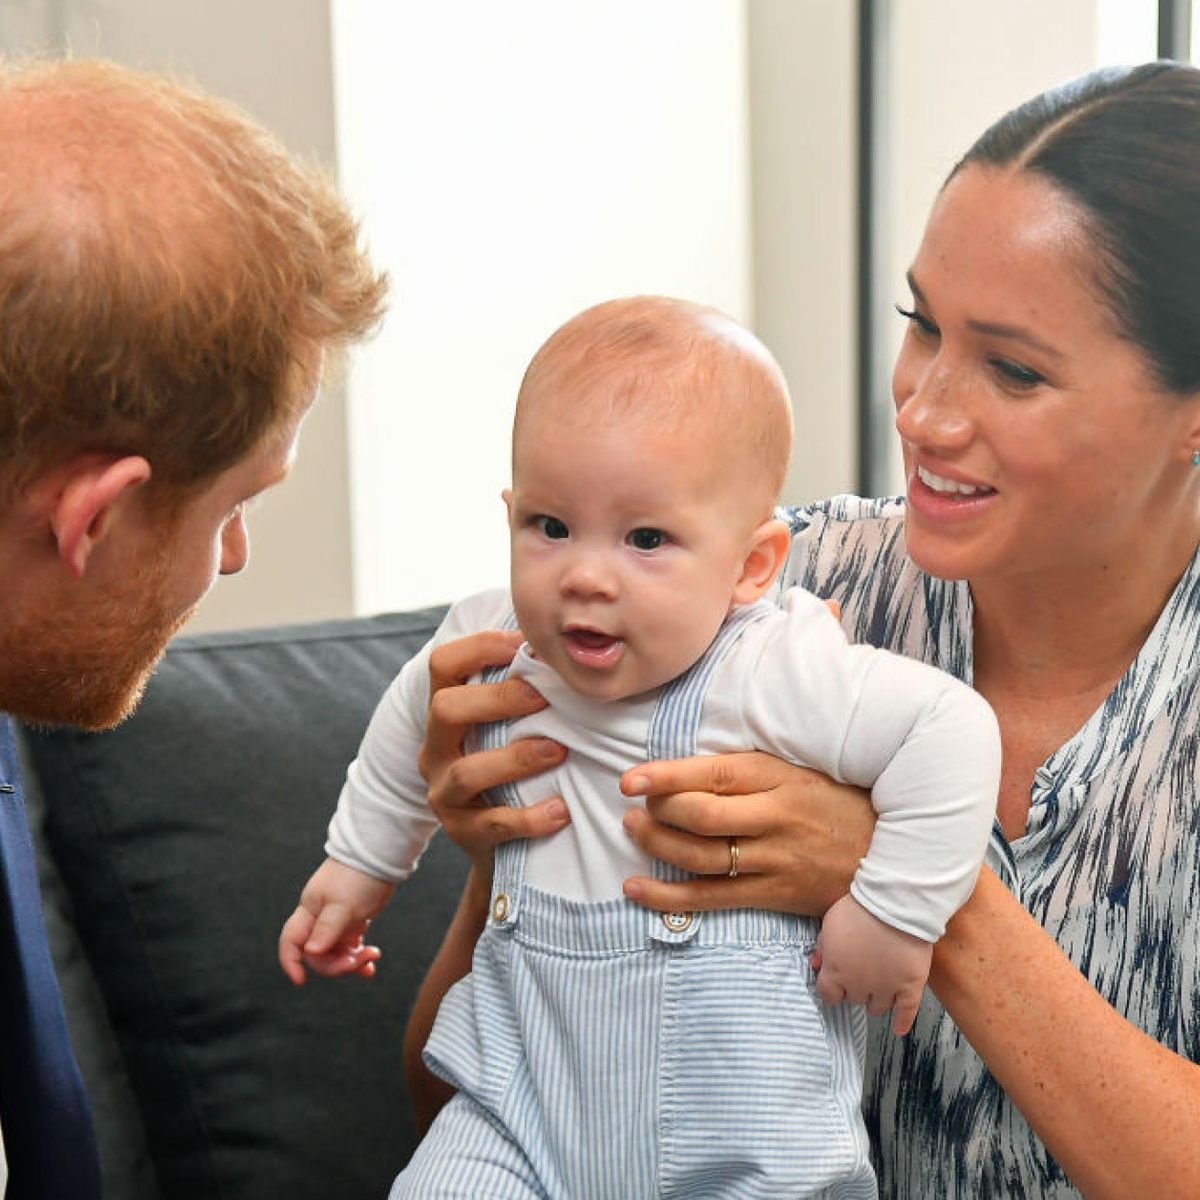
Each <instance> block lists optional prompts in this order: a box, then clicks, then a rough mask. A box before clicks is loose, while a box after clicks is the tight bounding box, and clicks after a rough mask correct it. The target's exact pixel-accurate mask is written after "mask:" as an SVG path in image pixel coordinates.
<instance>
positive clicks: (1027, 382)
mask: <svg viewBox="0 0 1200 1200" xmlns="http://www.w3.org/2000/svg"><path fill="white" fill-rule="evenodd" d="M992 366H993V367H995V369H996V370H997V371H999V372H1000V374H1001V375H1003V376H1004V378H1005V379H1007V380H1008V381H1009V382H1010V383H1015V384H1017V385H1018V386H1020V387H1036V386H1037V385H1038V384H1039V383H1045V382H1046V377H1045V376H1044V375H1043V374H1041V372H1039V371H1035V370H1034V369H1033V368H1032V367H1026V366H1022V365H1021V363H1019V362H1013V360H1012V359H1011V358H993V359H992Z"/></svg>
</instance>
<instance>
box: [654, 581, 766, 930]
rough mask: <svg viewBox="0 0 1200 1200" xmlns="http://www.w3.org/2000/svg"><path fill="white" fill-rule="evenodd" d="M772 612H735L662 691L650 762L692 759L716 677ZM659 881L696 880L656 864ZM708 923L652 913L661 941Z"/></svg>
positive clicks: (698, 917) (760, 607)
mask: <svg viewBox="0 0 1200 1200" xmlns="http://www.w3.org/2000/svg"><path fill="white" fill-rule="evenodd" d="M771 611H772V610H771V608H770V607H769V606H768V605H766V604H764V603H759V604H752V605H747V606H746V607H744V608H735V609H734V610H733V612H732V613H730V615H729V616H728V617H727V618H726V620H725V624H724V625H722V626H721V628H720V630H719V631H718V633H717V636H716V637H715V638H713V640H712V644H711V645H710V646H709V647H708V649H707V650H706V651H705V652H704V654H703V655H702V656H701V657H700V658H699V659H698V660H697V661H696V662H695V663H693V664H692V666H691V667H690V668H689V669H688V670H687V671H685V672H684V673H683V674H682V675H680V676H679V677H678V678H676V679H674V680H672V681H671V682H670V683H669V684H668V685H667V686H666V688H664V689H663V694H662V695H661V696H660V697H659V701H658V705H657V707H656V708H655V710H654V716H653V717H652V718H651V720H650V728H649V731H648V732H647V735H646V758H647V760H648V761H651V762H653V761H655V760H657V759H669V758H690V757H691V756H692V755H694V754H695V753H696V752H697V749H698V747H699V735H700V716H701V713H702V711H703V708H704V697H705V695H706V694H707V693H708V688H709V684H710V683H711V682H712V678H713V675H714V674H715V673H716V670H717V668H718V667H719V666H720V665H721V663H722V661H723V660H724V658H725V656H726V655H727V654H728V653H729V651H730V650H731V649H732V648H733V646H734V644H735V643H736V642H737V640H738V638H740V637H741V636H742V634H743V633H745V632H746V630H747V629H749V627H750V626H751V625H752V624H754V623H755V622H757V621H761V620H763V619H764V618H765V617H766V616H767V614H768V613H769V612H771ZM654 877H655V878H656V879H663V880H670V881H678V880H683V879H691V878H694V876H693V875H692V874H691V873H690V872H688V871H684V870H682V869H681V868H679V867H675V866H672V865H670V864H669V863H665V862H661V861H659V860H657V859H656V860H655V862H654ZM703 919H704V914H703V913H663V914H660V913H651V914H650V917H649V925H648V927H649V933H650V937H651V938H653V939H654V940H655V941H658V942H689V941H691V940H692V939H693V938H694V937H695V936H696V934H697V932H698V931H699V929H700V926H701V924H702V923H703Z"/></svg>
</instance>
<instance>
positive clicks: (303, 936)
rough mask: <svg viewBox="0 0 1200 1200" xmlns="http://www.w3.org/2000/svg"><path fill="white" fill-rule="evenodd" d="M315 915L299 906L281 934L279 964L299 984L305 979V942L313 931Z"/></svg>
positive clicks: (285, 923)
mask: <svg viewBox="0 0 1200 1200" xmlns="http://www.w3.org/2000/svg"><path fill="white" fill-rule="evenodd" d="M312 927H313V915H312V913H310V912H309V911H308V909H306V908H297V909H296V911H295V912H294V913H292V915H291V916H290V917H288V919H287V921H286V922H284V926H283V930H282V931H281V932H280V934H279V965H280V966H281V967H282V968H283V973H284V974H285V975H286V976H287V977H288V978H289V979H290V980H291V981H292V982H293V983H294V984H296V985H297V986H299V985H300V984H302V983H303V982H304V980H305V973H304V943H305V942H307V941H308V938H309V935H310V934H311V933H312Z"/></svg>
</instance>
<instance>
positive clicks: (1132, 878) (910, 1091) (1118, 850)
mask: <svg viewBox="0 0 1200 1200" xmlns="http://www.w3.org/2000/svg"><path fill="white" fill-rule="evenodd" d="M903 513H904V508H903V502H902V501H898V500H891V501H866V500H860V499H858V498H856V497H847V496H843V497H838V498H835V499H834V500H830V501H826V502H823V503H821V504H819V505H814V506H811V507H807V508H798V509H789V510H787V511H786V513H785V514H784V515H785V516H786V517H787V519H788V520H789V521H790V523H791V525H792V528H793V531H794V533H795V540H794V548H793V552H792V556H791V559H790V560H789V563H788V567H787V570H786V572H785V576H784V580H783V584H784V586H786V585H788V584H800V585H802V586H804V587H806V588H808V589H810V590H811V591H813V592H816V593H817V594H818V595H820V596H826V597H834V598H836V599H838V600H840V601H841V604H842V610H843V625H844V626H845V628H846V630H847V633H848V635H849V636H850V638H851V640H852V641H865V642H870V643H872V644H874V645H876V646H881V647H886V648H887V649H889V650H893V651H898V652H900V653H902V654H906V655H909V656H911V657H914V658H919V659H922V660H924V661H925V662H928V663H931V664H933V665H934V666H937V667H940V668H941V669H942V670H945V671H948V672H950V673H951V674H953V675H956V676H958V677H959V678H960V679H962V680H964V681H965V682H968V683H969V682H971V678H972V644H971V643H972V609H971V596H970V589H969V587H968V585H967V584H966V583H963V582H951V581H945V580H938V579H932V578H930V577H929V576H927V575H924V574H923V573H922V572H920V571H919V570H918V569H917V568H916V567H915V566H914V565H913V564H912V562H911V561H909V559H908V558H907V556H906V554H905V548H904V530H903ZM1198 687H1200V556H1197V557H1196V558H1193V560H1192V562H1191V564H1190V566H1189V567H1188V569H1187V571H1186V572H1185V573H1184V575H1183V578H1182V579H1181V580H1180V581H1179V583H1178V585H1177V586H1176V588H1175V591H1174V593H1173V594H1172V596H1171V598H1170V600H1169V601H1168V602H1167V605H1166V607H1165V608H1164V609H1163V612H1162V614H1161V615H1160V617H1159V620H1158V622H1157V624H1156V625H1155V627H1154V629H1153V631H1152V632H1151V634H1150V636H1149V637H1148V638H1147V640H1146V643H1145V645H1144V646H1143V647H1142V650H1141V652H1140V653H1139V655H1138V657H1137V658H1136V660H1135V661H1134V663H1133V664H1132V666H1131V667H1130V668H1129V670H1128V672H1127V673H1126V675H1125V676H1124V678H1123V679H1122V680H1121V681H1120V683H1119V684H1118V685H1117V687H1116V688H1115V689H1114V690H1113V692H1112V694H1111V695H1110V696H1109V697H1108V699H1107V700H1106V701H1105V702H1104V704H1103V705H1101V707H1100V708H1099V709H1098V710H1097V712H1096V713H1095V714H1094V715H1093V716H1092V718H1091V719H1090V720H1089V721H1088V722H1087V724H1086V725H1085V726H1084V727H1083V728H1082V729H1081V730H1080V731H1079V733H1078V734H1076V736H1075V737H1073V738H1072V739H1071V740H1070V741H1069V742H1067V743H1066V745H1064V746H1062V747H1060V748H1059V749H1058V750H1057V751H1056V752H1055V753H1054V754H1052V755H1051V756H1050V758H1049V759H1047V761H1046V762H1045V763H1044V764H1043V765H1042V767H1041V768H1040V769H1039V770H1038V772H1037V775H1036V777H1035V780H1034V785H1033V791H1032V796H1031V799H1032V807H1031V809H1030V812H1029V825H1028V830H1027V832H1026V834H1025V836H1023V837H1021V838H1019V839H1017V840H1016V841H1014V842H1012V843H1009V842H1007V841H1006V840H1005V839H1004V837H1003V835H1002V834H1001V833H1000V832H999V830H998V829H997V830H996V831H995V833H994V834H993V841H992V846H991V849H990V851H989V856H988V857H989V862H990V863H991V865H992V866H993V868H994V869H995V870H996V871H997V872H998V873H999V874H1000V877H1001V878H1002V879H1003V880H1004V882H1005V883H1006V884H1007V885H1008V887H1009V888H1010V890H1012V891H1013V892H1014V893H1015V894H1016V895H1017V896H1018V897H1019V898H1020V900H1021V902H1022V904H1023V905H1024V906H1025V907H1026V908H1027V909H1028V911H1029V912H1030V913H1031V914H1032V915H1033V916H1034V918H1035V919H1036V920H1037V921H1038V922H1040V923H1041V925H1042V926H1043V927H1044V928H1045V929H1046V930H1047V932H1048V933H1049V934H1050V935H1051V936H1052V937H1053V938H1054V939H1055V941H1056V942H1057V943H1058V944H1059V946H1061V947H1062V949H1063V950H1064V951H1065V952H1066V954H1067V955H1068V956H1069V957H1070V958H1071V960H1072V961H1073V962H1074V963H1075V964H1076V965H1077V966H1078V967H1079V969H1080V971H1081V972H1082V973H1083V974H1084V975H1085V976H1086V977H1087V979H1088V980H1089V981H1090V982H1091V983H1092V985H1093V986H1094V987H1095V988H1096V989H1097V990H1098V991H1099V992H1100V994H1101V995H1102V996H1104V997H1105V999H1106V1000H1108V1002H1109V1003H1110V1004H1112V1005H1113V1007H1114V1008H1116V1009H1117V1011H1118V1012H1120V1013H1122V1014H1123V1015H1124V1016H1126V1017H1127V1018H1128V1019H1129V1020H1130V1021H1131V1022H1133V1024H1135V1025H1137V1026H1138V1027H1139V1028H1141V1029H1143V1030H1145V1031H1146V1033H1148V1034H1149V1035H1150V1036H1151V1037H1153V1038H1155V1039H1156V1040H1157V1041H1159V1042H1161V1043H1162V1044H1163V1045H1164V1046H1166V1047H1168V1048H1169V1049H1171V1050H1174V1051H1176V1052H1177V1053H1179V1054H1181V1055H1183V1056H1184V1057H1185V1058H1189V1059H1191V1060H1193V1061H1200V983H1198V980H1197V965H1198V962H1200V952H1198V946H1200V911H1198V908H1200V806H1198V805H1197V803H1196V796H1197V772H1198V752H1200V704H1198V699H1200V697H1197V688H1198ZM866 1086H867V1099H866V1113H867V1124H868V1127H869V1129H870V1130H871V1135H872V1138H873V1141H874V1150H875V1158H876V1163H877V1168H878V1177H879V1185H880V1194H881V1195H882V1196H885V1197H897V1198H900V1200H924V1198H926V1197H932V1196H937V1197H956V1198H963V1200H965V1198H966V1197H971V1198H975V1197H1019V1198H1022V1200H1034V1198H1035V1197H1036V1198H1038V1200H1064V1198H1065V1197H1076V1196H1079V1194H1080V1193H1079V1192H1078V1190H1077V1189H1076V1188H1074V1187H1073V1186H1072V1185H1071V1184H1070V1183H1069V1182H1068V1181H1067V1179H1066V1178H1065V1176H1064V1174H1063V1172H1062V1170H1061V1168H1060V1167H1059V1166H1058V1164H1057V1163H1056V1162H1055V1161H1054V1159H1053V1158H1052V1157H1051V1156H1050V1154H1049V1153H1048V1152H1047V1150H1046V1149H1045V1147H1044V1146H1043V1145H1042V1144H1041V1142H1040V1141H1039V1140H1038V1138H1037V1137H1036V1136H1035V1135H1034V1133H1033V1132H1032V1131H1031V1130H1030V1128H1029V1126H1028V1124H1027V1123H1026V1122H1025V1120H1024V1118H1023V1117H1022V1116H1021V1115H1020V1113H1019V1112H1018V1111H1017V1110H1016V1108H1015V1107H1014V1106H1013V1105H1012V1103H1010V1102H1009V1100H1008V1099H1007V1098H1006V1096H1005V1095H1004V1093H1003V1091H1002V1090H1001V1089H1000V1087H999V1085H998V1084H997V1083H996V1081H995V1080H994V1079H993V1078H992V1077H991V1075H990V1074H989V1073H988V1071H987V1069H986V1068H985V1067H984V1066H983V1064H982V1063H981V1061H980V1060H979V1057H978V1056H977V1055H976V1054H975V1052H974V1051H973V1050H972V1049H971V1047H970V1046H969V1045H968V1044H967V1042H966V1040H965V1039H964V1038H963V1037H962V1035H961V1034H960V1033H959V1032H958V1031H957V1029H956V1028H955V1027H954V1025H953V1023H952V1022H951V1021H950V1019H949V1018H948V1017H947V1016H946V1014H945V1013H944V1012H943V1011H942V1009H941V1007H940V1005H938V1003H937V1002H936V1000H934V999H933V997H932V996H930V995H929V994H928V993H927V994H926V1000H925V1004H924V1006H923V1008H922V1010H921V1013H920V1016H919V1018H918V1020H917V1024H916V1027H915V1028H914V1030H913V1031H912V1033H911V1034H910V1035H909V1036H908V1037H906V1038H904V1039H902V1040H898V1039H895V1038H893V1037H892V1036H891V1035H890V1034H889V1033H888V1031H887V1028H886V1024H885V1023H883V1022H876V1023H874V1027H873V1029H872V1037H871V1045H870V1049H869V1052H868V1066H867V1081H866Z"/></svg>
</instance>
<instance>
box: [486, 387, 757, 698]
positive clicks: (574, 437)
mask: <svg viewBox="0 0 1200 1200" xmlns="http://www.w3.org/2000/svg"><path fill="white" fill-rule="evenodd" d="M550 407H551V408H555V407H557V406H550ZM585 407H586V406H585ZM697 424H703V423H702V422H699V423H693V425H692V426H690V427H688V428H686V429H682V430H681V429H678V428H671V429H665V428H664V429H657V428H654V427H650V426H648V425H646V424H645V423H635V424H634V425H632V426H631V425H629V423H628V422H625V421H622V420H621V419H620V418H612V417H600V418H597V417H596V416H595V410H593V412H592V413H591V414H590V415H589V414H586V413H585V412H584V411H582V410H580V412H579V413H577V414H564V413H563V412H562V411H561V410H559V411H557V412H555V413H553V415H552V414H551V412H549V411H547V412H545V413H538V414H536V415H532V416H531V417H530V418H529V419H528V421H527V423H526V424H525V426H524V427H523V428H522V430H521V432H520V435H519V438H518V442H517V446H516V453H515V455H514V461H513V486H512V491H511V492H510V493H507V494H506V499H507V501H508V506H509V524H510V527H511V531H512V590H513V602H514V606H515V608H516V613H517V618H518V620H519V621H520V625H521V629H522V630H523V631H524V633H525V636H526V638H527V639H528V641H529V643H530V645H531V646H532V648H533V650H534V652H535V653H536V654H537V656H538V657H539V658H540V659H542V660H544V661H545V662H547V663H548V664H549V665H550V666H552V667H553V668H554V669H555V670H556V671H557V672H558V673H559V674H560V675H561V676H562V677H563V679H564V680H566V682H567V684H568V685H569V686H570V687H572V688H573V689H574V690H575V691H577V692H580V693H581V694H583V695H586V696H591V697H593V698H595V699H599V700H618V699H622V698H624V697H626V696H634V695H638V694H640V693H642V692H646V691H649V690H650V689H652V688H655V687H658V686H659V685H661V684H663V683H666V682H668V681H669V680H671V679H673V678H674V677H675V676H676V675H679V674H681V673H682V672H683V671H685V670H686V669H687V668H688V667H689V666H691V665H692V663H694V662H695V661H696V660H697V659H698V658H699V657H700V656H701V655H702V654H703V653H704V651H705V649H706V648H707V647H708V645H709V643H710V642H711V641H712V639H713V637H714V636H715V635H716V633H717V630H718V629H719V628H720V626H721V622H722V621H723V620H724V619H725V616H726V614H727V613H728V611H729V608H730V605H731V603H732V600H733V594H734V588H735V586H736V584H737V582H738V579H739V578H740V577H741V573H742V566H743V563H744V561H745V557H746V553H747V549H748V547H749V544H750V534H751V532H752V530H753V528H754V527H756V526H757V524H758V521H757V520H752V519H748V512H749V506H748V505H747V503H746V497H745V494H744V493H745V484H746V483H747V482H748V481H745V480H743V481H742V486H741V487H740V488H739V487H738V486H736V484H735V482H734V476H735V474H736V473H734V472H731V471H730V470H729V469H728V466H727V464H724V463H722V461H721V454H722V439H721V437H720V433H719V431H718V430H715V429H703V428H696V427H695V426H696V425H697ZM739 492H741V493H742V494H741V495H739V494H738V493H739ZM762 515H765V514H759V516H760V519H761V516H762Z"/></svg>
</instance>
